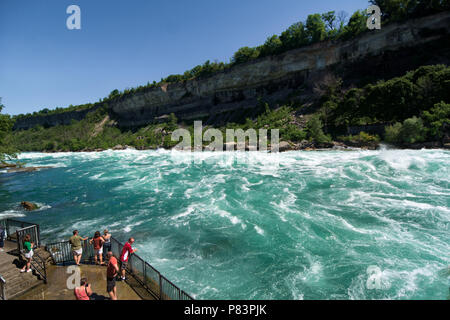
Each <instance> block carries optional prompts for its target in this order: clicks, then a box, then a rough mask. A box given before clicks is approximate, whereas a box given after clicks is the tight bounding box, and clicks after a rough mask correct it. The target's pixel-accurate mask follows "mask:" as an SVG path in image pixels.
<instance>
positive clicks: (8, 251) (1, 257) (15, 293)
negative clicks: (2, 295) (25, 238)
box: [0, 241, 51, 300]
mask: <svg viewBox="0 0 450 320" xmlns="http://www.w3.org/2000/svg"><path fill="white" fill-rule="evenodd" d="M4 249H5V251H4V252H0V275H2V277H3V278H4V279H5V280H6V299H7V300H11V299H14V298H16V297H20V295H22V294H23V293H25V292H27V291H28V290H30V289H32V288H34V287H36V286H38V285H41V284H43V283H44V282H43V281H42V280H43V279H42V277H41V276H40V275H39V274H38V273H37V272H36V271H35V270H33V272H24V273H21V272H20V269H21V268H22V267H23V263H24V261H23V259H21V258H19V255H18V254H17V244H16V243H14V242H11V241H6V242H5V248H4ZM36 254H38V255H39V256H41V258H42V259H43V260H44V261H49V260H51V257H50V254H49V253H48V252H46V251H45V250H43V249H41V248H38V249H36V250H35V255H36ZM32 269H33V266H32Z"/></svg>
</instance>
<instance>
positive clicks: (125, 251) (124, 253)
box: [120, 238, 137, 280]
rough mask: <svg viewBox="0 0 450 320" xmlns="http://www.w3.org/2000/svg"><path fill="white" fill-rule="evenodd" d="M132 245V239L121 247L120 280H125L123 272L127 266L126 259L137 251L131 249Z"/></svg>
mask: <svg viewBox="0 0 450 320" xmlns="http://www.w3.org/2000/svg"><path fill="white" fill-rule="evenodd" d="M133 243H134V238H130V239H128V241H127V243H125V245H124V246H123V249H122V254H121V255H120V264H121V265H120V269H121V270H122V278H121V280H126V278H125V272H126V270H127V266H128V259H130V256H131V255H132V254H133V253H135V252H136V251H137V249H133V248H132V247H131V245H132V244H133Z"/></svg>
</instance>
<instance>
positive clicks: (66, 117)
mask: <svg viewBox="0 0 450 320" xmlns="http://www.w3.org/2000/svg"><path fill="white" fill-rule="evenodd" d="M99 107H100V105H97V106H94V107H92V108H89V109H84V110H79V111H70V112H63V113H55V114H49V115H39V116H32V117H30V118H26V119H21V120H17V121H16V122H15V123H14V127H13V129H14V130H27V129H30V128H33V127H35V126H37V125H40V126H43V127H44V128H48V127H53V126H58V125H68V124H70V122H71V121H72V120H76V121H80V120H83V119H84V118H85V117H86V115H87V114H88V113H89V112H92V111H95V110H96V109H98V108H99Z"/></svg>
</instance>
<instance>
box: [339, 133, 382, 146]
mask: <svg viewBox="0 0 450 320" xmlns="http://www.w3.org/2000/svg"><path fill="white" fill-rule="evenodd" d="M338 140H339V141H342V142H350V143H353V144H372V143H379V142H380V137H379V136H377V135H371V134H368V133H366V132H364V131H361V132H360V133H359V134H357V135H349V136H339V137H338Z"/></svg>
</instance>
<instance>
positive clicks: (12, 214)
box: [0, 210, 25, 219]
mask: <svg viewBox="0 0 450 320" xmlns="http://www.w3.org/2000/svg"><path fill="white" fill-rule="evenodd" d="M20 217H25V214H23V212H22V211H17V210H6V211H3V212H0V219H6V218H20Z"/></svg>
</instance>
